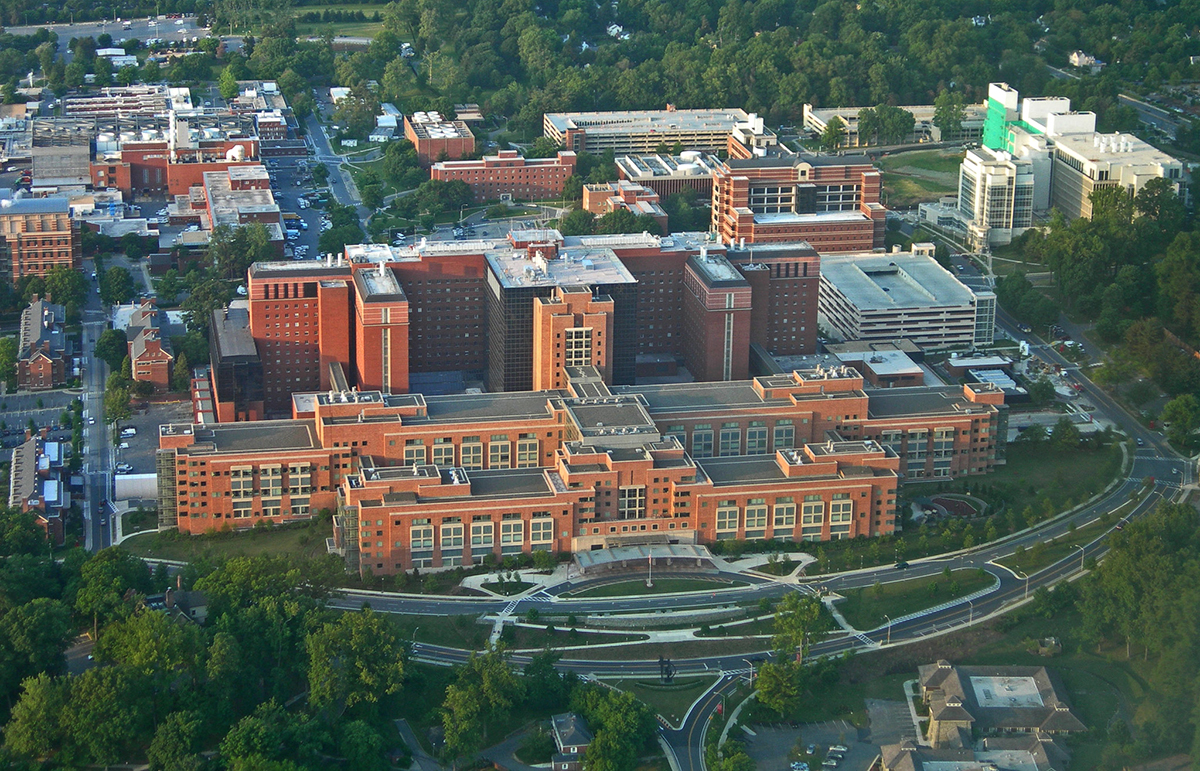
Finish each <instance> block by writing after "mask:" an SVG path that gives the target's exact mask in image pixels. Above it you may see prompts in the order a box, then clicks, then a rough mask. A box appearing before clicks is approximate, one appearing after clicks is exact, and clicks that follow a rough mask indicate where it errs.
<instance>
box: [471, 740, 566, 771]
mask: <svg viewBox="0 0 1200 771" xmlns="http://www.w3.org/2000/svg"><path fill="white" fill-rule="evenodd" d="M528 733H529V732H528V731H518V732H517V733H515V734H513V735H512V736H510V737H508V738H507V739H505V740H504V741H502V742H500V743H499V744H495V745H493V746H491V747H488V748H487V749H486V750H484V751H483V752H481V753H479V757H481V758H485V759H487V760H490V761H492V762H493V763H498V764H500V765H501V766H503V767H504V768H506V769H508V771H546V769H547V768H549V767H550V764H549V763H547V764H545V765H543V766H530V765H527V764H525V763H522V762H521V761H519V760H517V758H516V756H515V755H514V754H513V753H514V752H516V751H517V750H518V749H520V748H521V742H523V741H525V736H526V734H528Z"/></svg>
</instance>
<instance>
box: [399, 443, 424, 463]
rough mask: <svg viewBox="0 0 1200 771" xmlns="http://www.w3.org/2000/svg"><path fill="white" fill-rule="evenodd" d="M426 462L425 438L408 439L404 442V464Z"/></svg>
mask: <svg viewBox="0 0 1200 771" xmlns="http://www.w3.org/2000/svg"><path fill="white" fill-rule="evenodd" d="M425 462H426V455H425V441H424V440H423V439H407V440H405V442H404V465H405V466H422V465H424V464H425Z"/></svg>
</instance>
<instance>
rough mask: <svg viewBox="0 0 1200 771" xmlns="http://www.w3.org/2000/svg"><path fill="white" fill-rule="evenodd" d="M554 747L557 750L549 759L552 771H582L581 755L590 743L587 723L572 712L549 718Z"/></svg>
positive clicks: (590, 737)
mask: <svg viewBox="0 0 1200 771" xmlns="http://www.w3.org/2000/svg"><path fill="white" fill-rule="evenodd" d="M550 729H551V731H552V732H553V734H554V746H555V748H556V749H557V750H558V752H556V753H555V754H554V756H553V757H552V758H551V759H550V767H551V768H552V769H553V770H554V771H582V769H583V755H584V753H585V752H587V748H588V745H590V744H591V743H592V732H591V731H589V730H588V727H587V723H586V722H584V720H583V718H582V717H580V716H579V715H576V714H575V713H574V712H563V713H561V714H558V715H555V716H553V717H552V718H550Z"/></svg>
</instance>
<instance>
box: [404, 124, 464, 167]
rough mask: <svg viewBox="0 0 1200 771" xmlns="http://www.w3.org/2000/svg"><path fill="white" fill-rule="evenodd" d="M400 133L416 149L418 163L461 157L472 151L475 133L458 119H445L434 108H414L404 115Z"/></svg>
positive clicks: (423, 163) (426, 164)
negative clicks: (401, 132)
mask: <svg viewBox="0 0 1200 771" xmlns="http://www.w3.org/2000/svg"><path fill="white" fill-rule="evenodd" d="M404 136H405V138H406V139H408V141H409V142H412V143H413V146H414V147H415V148H416V149H417V160H418V162H420V164H421V165H422V166H426V167H428V166H431V165H433V163H434V162H435V161H440V160H443V159H449V160H453V159H455V158H462V157H465V156H467V155H470V154H471V153H473V152H475V135H474V134H472V133H471V129H470V127H468V126H467V124H466V123H463V122H462V121H461V120H445V119H443V118H442V116H441V114H440V113H437V112H432V111H431V112H414V113H413V114H412V115H407V116H405V118H404Z"/></svg>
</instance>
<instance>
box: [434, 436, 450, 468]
mask: <svg viewBox="0 0 1200 771" xmlns="http://www.w3.org/2000/svg"><path fill="white" fill-rule="evenodd" d="M433 464H434V465H435V466H453V465H454V445H453V443H451V441H450V440H449V439H444V438H443V439H434V440H433Z"/></svg>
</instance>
